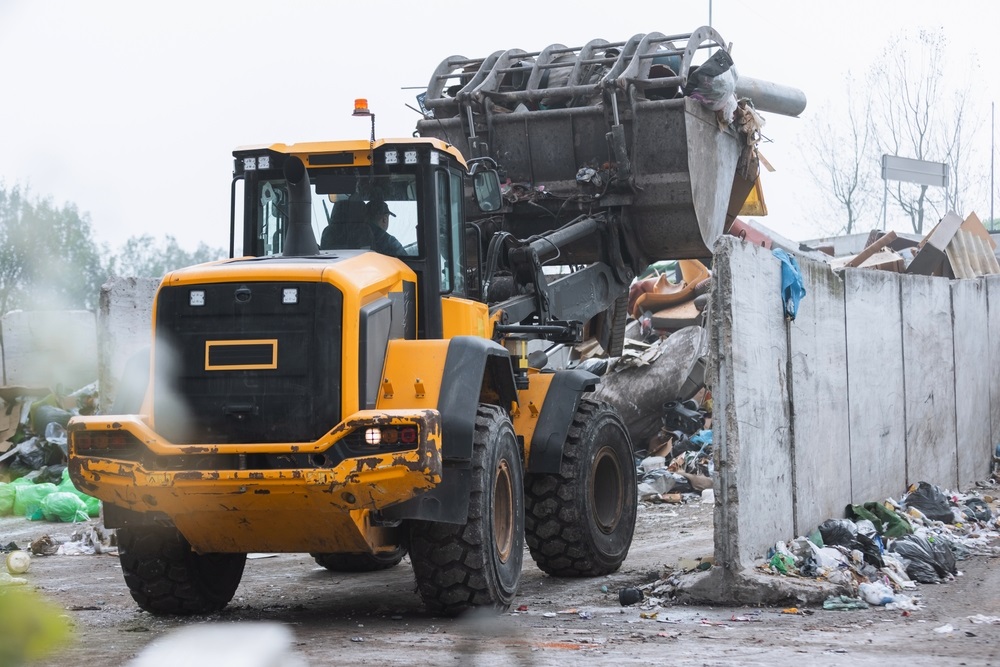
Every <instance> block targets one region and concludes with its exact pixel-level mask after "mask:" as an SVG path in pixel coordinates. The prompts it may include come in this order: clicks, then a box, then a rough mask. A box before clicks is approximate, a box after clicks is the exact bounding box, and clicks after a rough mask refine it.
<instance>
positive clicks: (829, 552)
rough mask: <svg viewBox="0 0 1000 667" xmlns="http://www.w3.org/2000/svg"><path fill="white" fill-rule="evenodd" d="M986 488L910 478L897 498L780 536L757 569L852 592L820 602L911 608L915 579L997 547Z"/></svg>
mask: <svg viewBox="0 0 1000 667" xmlns="http://www.w3.org/2000/svg"><path fill="white" fill-rule="evenodd" d="M993 502H994V498H993V497H991V496H988V495H986V496H982V495H978V494H961V493H948V492H945V491H943V490H942V489H941V488H939V487H937V486H934V485H933V484H930V483H928V482H919V483H917V484H913V485H911V486H910V487H909V488H908V489H907V491H906V493H905V494H904V495H903V496H902V499H901V500H900V501H899V502H897V501H895V500H893V499H891V498H890V499H887V500H885V501H884V502H867V503H863V504H860V505H849V506H848V507H847V511H846V515H847V516H845V517H844V518H839V519H828V520H826V521H824V522H823V523H822V524H820V525H819V526H818V527H816V529H815V530H813V532H812V533H810V534H809V535H808V536H801V537H798V538H796V539H794V540H792V541H791V542H790V543H785V542H779V543H778V544H776V545H775V546H774V547H772V548H771V549H770V550H769V552H768V554H767V556H766V558H765V559H763V561H762V562H760V563H758V569H759V570H760V571H762V572H766V573H770V574H775V575H781V576H791V577H806V578H811V579H818V580H825V581H829V582H832V583H835V584H839V585H841V586H844V587H847V588H849V589H850V590H851V591H852V592H853V595H840V596H833V597H830V598H828V599H827V600H826V602H825V603H824V605H823V608H824V609H838V610H848V609H864V608H868V607H869V606H885V607H886V608H889V609H902V610H909V609H916V608H918V607H919V605H920V600H919V596H918V595H917V594H916V593H914V591H915V589H916V588H917V584H918V583H921V584H937V583H943V582H947V581H951V580H953V579H954V578H955V577H956V576H958V574H959V572H958V562H959V561H961V560H963V559H965V558H968V557H969V556H970V555H989V556H996V555H1000V547H996V546H992V545H991V542H993V541H994V540H996V539H997V538H998V537H1000V533H998V532H997V531H998V526H997V519H996V516H995V514H994V512H993V510H992V509H991V507H990V504H991V503H993Z"/></svg>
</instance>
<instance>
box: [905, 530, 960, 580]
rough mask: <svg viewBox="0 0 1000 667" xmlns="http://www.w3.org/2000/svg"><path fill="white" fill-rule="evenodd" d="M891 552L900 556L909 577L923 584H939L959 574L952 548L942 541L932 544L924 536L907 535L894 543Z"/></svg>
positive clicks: (938, 540)
mask: <svg viewBox="0 0 1000 667" xmlns="http://www.w3.org/2000/svg"><path fill="white" fill-rule="evenodd" d="M889 551H891V552H893V553H896V554H899V556H900V557H902V558H903V561H904V562H905V564H906V574H907V576H909V577H910V579H913V580H914V581H919V582H920V583H922V584H939V583H941V582H942V581H944V580H946V579H948V576H949V575H953V574H957V572H958V568H957V567H956V563H955V556H954V554H952V553H951V548H950V547H948V545H947V544H946V543H945V542H944V540H941V539H937V540H935V542H934V543H931V542H930V540H928V539H927V538H926V537H924V536H923V535H906V536H905V537H901V538H899V539H897V540H895V541H893V543H892V544H891V545H890V546H889Z"/></svg>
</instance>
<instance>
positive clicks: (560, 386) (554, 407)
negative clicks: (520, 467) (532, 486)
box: [527, 370, 599, 473]
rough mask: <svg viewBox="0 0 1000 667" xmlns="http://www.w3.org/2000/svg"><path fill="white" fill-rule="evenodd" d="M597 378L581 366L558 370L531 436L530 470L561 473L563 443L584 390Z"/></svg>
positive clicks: (591, 386)
mask: <svg viewBox="0 0 1000 667" xmlns="http://www.w3.org/2000/svg"><path fill="white" fill-rule="evenodd" d="M598 381H599V380H598V378H597V376H596V375H594V374H593V373H588V372H586V371H581V370H568V371H559V372H557V373H556V374H555V377H554V378H552V384H551V385H550V386H549V391H548V393H547V394H546V395H545V403H544V404H543V405H542V410H541V413H540V414H539V415H538V426H537V427H536V428H535V434H534V435H533V436H532V438H531V458H530V460H529V461H528V468H527V472H529V473H538V472H548V473H558V472H559V466H560V463H561V462H562V448H563V443H564V442H566V435H567V433H568V432H569V427H570V424H572V423H573V415H574V414H576V409H577V407H578V406H579V405H580V398H581V397H582V396H583V394H584V392H588V391H593V390H594V388H595V387H596V386H597V383H598Z"/></svg>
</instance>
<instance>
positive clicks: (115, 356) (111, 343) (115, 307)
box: [98, 278, 160, 413]
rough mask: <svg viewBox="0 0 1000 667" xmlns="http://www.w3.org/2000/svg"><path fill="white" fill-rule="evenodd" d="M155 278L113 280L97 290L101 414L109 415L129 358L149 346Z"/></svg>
mask: <svg viewBox="0 0 1000 667" xmlns="http://www.w3.org/2000/svg"><path fill="white" fill-rule="evenodd" d="M159 284H160V280H159V278H113V279H111V280H109V281H108V282H107V283H105V284H104V285H103V286H102V287H101V300H100V309H101V311H100V317H98V326H99V333H98V340H99V341H100V350H99V357H100V381H101V412H103V413H109V412H110V411H111V406H112V405H113V404H114V399H115V396H116V395H117V389H118V383H119V381H120V380H121V376H122V372H123V371H124V370H125V364H126V362H128V360H129V358H130V357H131V356H132V355H133V354H135V353H136V352H138V351H139V350H142V349H143V348H147V347H149V344H150V336H151V335H152V330H153V329H152V323H153V297H154V296H155V295H156V288H157V287H158V286H159Z"/></svg>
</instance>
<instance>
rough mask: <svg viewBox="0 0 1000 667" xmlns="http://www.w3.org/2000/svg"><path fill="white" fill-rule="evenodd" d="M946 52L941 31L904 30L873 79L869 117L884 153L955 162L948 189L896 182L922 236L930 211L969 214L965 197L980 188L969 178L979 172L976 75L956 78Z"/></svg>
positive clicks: (897, 199) (895, 197) (894, 188)
mask: <svg viewBox="0 0 1000 667" xmlns="http://www.w3.org/2000/svg"><path fill="white" fill-rule="evenodd" d="M947 51H948V41H947V39H946V38H945V37H944V36H943V34H942V33H941V32H940V30H936V31H930V30H921V31H919V32H918V33H917V34H916V35H912V34H906V33H903V34H901V35H900V36H899V38H898V39H895V40H893V41H892V42H891V44H890V46H888V47H886V49H885V50H884V51H883V54H882V58H881V60H880V61H879V62H878V63H877V64H875V65H873V66H872V68H871V71H870V72H869V75H868V77H867V82H868V86H869V88H870V90H871V92H872V95H873V97H874V104H873V106H872V114H871V115H870V116H869V118H870V119H871V126H872V127H871V132H872V137H873V138H874V139H875V146H876V148H877V152H878V153H879V154H888V155H894V156H899V157H908V158H913V159H916V160H926V161H929V162H943V163H945V164H947V165H949V168H950V182H949V185H948V187H947V188H943V189H941V188H932V187H929V186H927V185H920V184H915V183H906V182H901V181H894V182H893V183H892V184H891V185H890V187H889V195H890V197H891V199H892V201H893V203H894V204H895V205H896V206H898V208H899V210H901V211H902V212H903V214H904V215H905V216H906V217H907V218H908V219H909V221H910V224H911V226H912V228H913V231H914V232H915V233H917V234H923V233H924V227H925V223H926V222H927V219H928V218H929V217H933V221H934V222H936V221H937V219H939V218H940V217H941V216H942V215H943V214H944V213H945V212H947V211H949V210H954V211H956V212H958V213H959V214H964V211H963V207H964V206H965V203H966V202H965V200H966V199H967V198H968V197H969V196H970V193H971V192H972V190H973V188H974V187H975V188H978V187H980V186H981V183H980V182H978V181H979V180H980V179H979V178H978V177H969V176H968V174H970V173H972V174H975V165H974V164H972V161H973V158H974V155H973V153H972V151H971V147H972V145H973V139H974V136H975V134H976V131H977V129H978V127H979V123H978V122H976V121H975V116H976V115H977V114H976V112H975V110H974V109H973V99H972V96H971V78H967V79H965V80H964V81H962V82H957V81H956V79H958V78H959V77H957V76H955V74H954V71H955V69H954V68H951V69H949V68H948V67H947V63H946V53H947ZM971 69H972V68H965V71H971ZM963 78H964V77H963ZM956 84H958V85H956Z"/></svg>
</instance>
